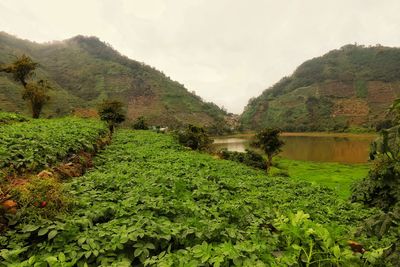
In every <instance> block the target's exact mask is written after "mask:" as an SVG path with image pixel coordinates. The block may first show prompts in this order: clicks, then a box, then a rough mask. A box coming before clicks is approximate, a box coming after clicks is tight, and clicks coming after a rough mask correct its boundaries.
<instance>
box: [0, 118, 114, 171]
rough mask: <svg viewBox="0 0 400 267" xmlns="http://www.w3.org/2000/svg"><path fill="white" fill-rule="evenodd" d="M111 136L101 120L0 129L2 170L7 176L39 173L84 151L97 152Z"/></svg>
mask: <svg viewBox="0 0 400 267" xmlns="http://www.w3.org/2000/svg"><path fill="white" fill-rule="evenodd" d="M107 133H108V130H107V127H106V125H105V124H104V123H103V122H100V121H98V120H89V119H81V118H73V117H68V118H62V119H52V120H33V121H29V122H21V123H14V124H8V125H3V126H1V127H0V136H1V139H0V168H1V169H3V170H5V174H6V175H9V174H12V173H21V172H26V171H37V170H41V169H43V168H45V167H48V166H50V165H52V164H54V163H56V162H58V161H60V160H63V159H65V157H67V156H68V155H70V154H71V153H75V152H78V151H80V150H85V151H86V150H89V151H90V150H93V149H94V145H95V144H96V141H97V140H98V139H99V137H100V136H103V135H106V134H107Z"/></svg>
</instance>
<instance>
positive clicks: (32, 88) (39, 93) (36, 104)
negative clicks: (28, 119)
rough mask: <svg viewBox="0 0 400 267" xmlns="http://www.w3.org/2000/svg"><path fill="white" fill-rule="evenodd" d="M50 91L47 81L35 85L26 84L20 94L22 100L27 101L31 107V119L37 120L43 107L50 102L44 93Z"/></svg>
mask: <svg viewBox="0 0 400 267" xmlns="http://www.w3.org/2000/svg"><path fill="white" fill-rule="evenodd" d="M48 89H50V86H49V85H48V83H47V81H44V80H40V81H38V82H37V83H28V84H27V85H26V87H25V90H24V92H23V94H22V98H23V99H24V100H28V101H29V103H30V106H31V111H32V118H35V119H37V118H39V116H40V113H41V112H42V109H43V106H44V105H45V104H46V103H47V102H48V101H49V100H50V97H49V96H48V95H47V94H46V91H47V90H48Z"/></svg>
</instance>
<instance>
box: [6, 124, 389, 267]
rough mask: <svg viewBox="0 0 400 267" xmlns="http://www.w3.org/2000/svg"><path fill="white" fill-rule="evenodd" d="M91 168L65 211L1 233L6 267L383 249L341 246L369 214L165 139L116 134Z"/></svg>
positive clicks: (334, 256)
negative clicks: (70, 206)
mask: <svg viewBox="0 0 400 267" xmlns="http://www.w3.org/2000/svg"><path fill="white" fill-rule="evenodd" d="M95 165H96V169H94V170H92V171H90V172H88V173H87V174H85V175H84V176H83V177H80V178H78V179H74V180H72V181H70V182H68V183H65V184H64V190H65V191H66V192H68V196H69V198H70V199H72V200H73V202H74V205H73V207H72V208H71V209H70V210H69V211H68V212H65V213H60V214H58V216H57V217H56V218H53V219H50V218H47V219H46V218H43V217H37V216H27V217H26V218H23V219H22V220H21V221H20V223H19V224H18V225H16V226H15V227H13V228H12V229H11V230H9V231H7V232H6V233H5V234H4V235H3V236H1V237H0V244H1V245H0V248H1V252H0V259H2V262H3V263H2V264H3V265H4V266H47V264H48V265H49V266H131V265H133V266H143V265H144V266H230V265H237V266H365V264H369V263H373V262H374V261H375V260H376V258H377V257H378V256H379V255H380V254H381V252H382V250H375V249H376V248H377V246H376V245H374V243H372V241H371V242H368V241H365V244H364V245H365V246H366V248H367V250H368V252H366V253H364V254H359V253H357V254H355V253H353V252H352V251H351V250H350V248H349V247H348V245H347V244H346V242H347V240H350V239H352V238H354V231H355V228H356V227H357V226H358V224H359V223H360V222H362V221H363V220H364V219H365V218H367V217H368V216H370V215H371V214H373V212H374V211H373V210H369V209H365V208H361V206H360V205H359V204H351V203H349V202H346V201H344V200H341V199H340V198H339V197H338V196H337V195H336V194H335V192H334V191H333V190H331V189H328V188H325V187H320V186H317V185H312V184H310V183H308V182H304V181H293V180H291V179H288V178H287V177H286V178H281V177H268V176H266V175H265V172H263V171H258V170H255V169H252V168H250V167H246V166H244V165H242V164H238V163H235V162H231V161H226V160H218V159H215V158H213V157H212V156H210V155H207V154H201V153H198V152H194V151H189V150H187V149H186V148H183V147H182V146H180V145H179V144H177V143H176V141H175V140H174V139H173V137H172V136H170V135H166V134H157V133H153V132H149V131H129V130H121V131H119V132H117V133H116V135H115V136H114V138H113V143H112V144H111V145H110V146H108V147H107V148H106V149H105V150H104V151H103V152H102V153H100V154H99V155H98V156H97V157H96V160H95ZM299 264H300V265H299ZM303 264H304V265H303ZM0 265H1V264H0Z"/></svg>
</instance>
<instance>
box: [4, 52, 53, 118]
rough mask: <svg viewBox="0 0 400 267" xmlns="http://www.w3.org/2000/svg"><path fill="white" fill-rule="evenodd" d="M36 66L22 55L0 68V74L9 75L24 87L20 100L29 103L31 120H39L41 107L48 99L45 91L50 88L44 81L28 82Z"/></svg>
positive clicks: (35, 63)
mask: <svg viewBox="0 0 400 267" xmlns="http://www.w3.org/2000/svg"><path fill="white" fill-rule="evenodd" d="M38 65H39V64H38V63H37V62H34V61H33V60H32V59H31V58H30V57H28V56H26V55H25V54H24V55H22V56H20V57H17V59H16V60H15V61H14V62H13V63H12V64H10V65H8V66H5V67H0V72H6V73H11V74H12V75H13V77H14V80H15V81H17V82H20V83H21V84H22V86H23V87H24V91H23V92H22V98H23V99H24V100H26V101H29V104H30V108H31V112H32V117H33V118H39V116H40V113H41V112H42V109H43V106H44V105H45V104H46V103H47V102H48V101H49V99H50V97H49V96H48V95H47V90H48V89H50V86H49V85H48V83H47V82H46V81H44V80H40V81H38V82H28V80H29V79H31V78H32V77H33V76H34V74H35V70H36V68H37V66H38Z"/></svg>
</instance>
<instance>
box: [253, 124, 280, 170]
mask: <svg viewBox="0 0 400 267" xmlns="http://www.w3.org/2000/svg"><path fill="white" fill-rule="evenodd" d="M280 133H281V130H279V129H275V128H266V129H264V130H262V131H261V132H259V133H257V134H256V139H255V141H254V142H253V143H252V145H253V146H255V147H258V148H261V149H262V150H263V151H264V152H265V154H266V155H267V161H266V166H265V168H266V171H267V172H268V171H269V169H270V168H271V165H272V157H274V156H276V155H277V154H279V152H281V147H282V146H283V145H284V144H285V143H284V142H283V141H282V140H281V139H279V135H280Z"/></svg>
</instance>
